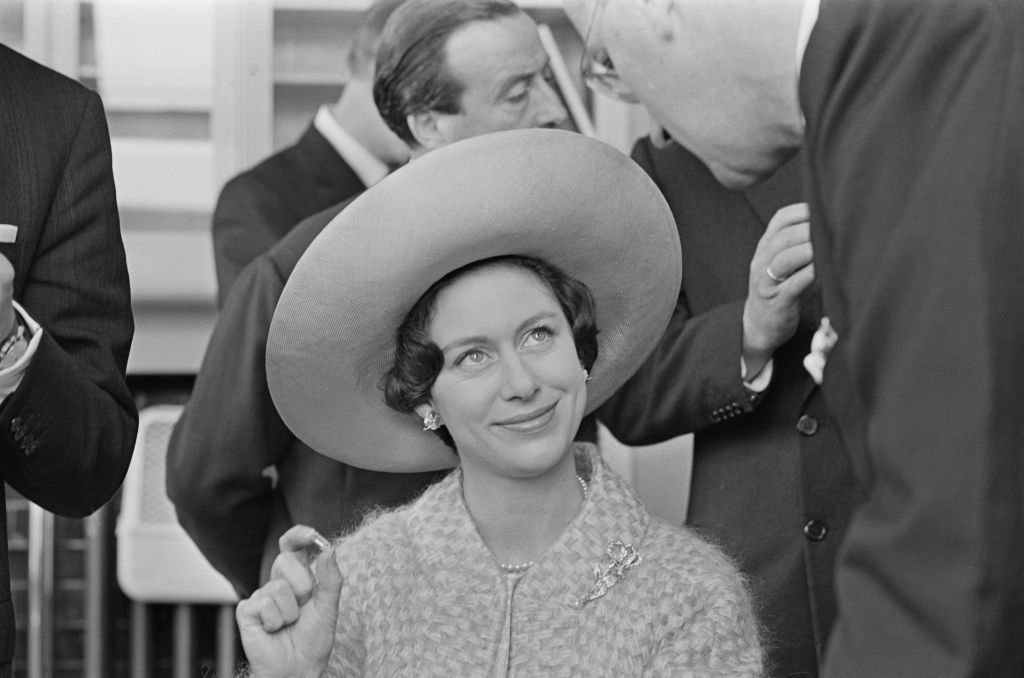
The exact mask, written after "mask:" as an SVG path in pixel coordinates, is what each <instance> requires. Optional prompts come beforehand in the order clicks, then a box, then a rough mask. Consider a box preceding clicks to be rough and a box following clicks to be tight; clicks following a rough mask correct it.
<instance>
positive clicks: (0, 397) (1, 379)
mask: <svg viewBox="0 0 1024 678" xmlns="http://www.w3.org/2000/svg"><path fill="white" fill-rule="evenodd" d="M13 303H14V312H15V313H17V314H18V316H19V317H20V318H21V322H22V324H23V325H25V327H26V328H27V329H28V335H29V341H28V348H27V349H25V352H24V353H22V354H21V357H19V358H18V360H17V361H15V363H14V364H13V365H11V366H10V367H5V368H3V369H0V402H3V401H4V400H5V399H6V398H7V396H9V395H11V394H12V393H14V391H15V390H16V389H17V388H18V386H19V385H20V384H21V378H22V377H23V376H25V372H26V371H27V370H28V366H29V365H31V364H32V358H33V357H34V356H35V354H36V350H37V349H38V348H39V341H40V339H41V338H42V336H43V328H42V327H41V326H40V325H39V323H37V322H36V321H35V320H33V319H32V316H30V315H29V314H28V313H26V312H25V309H23V308H22V307H21V304H19V303H18V302H16V301H15V302H13Z"/></svg>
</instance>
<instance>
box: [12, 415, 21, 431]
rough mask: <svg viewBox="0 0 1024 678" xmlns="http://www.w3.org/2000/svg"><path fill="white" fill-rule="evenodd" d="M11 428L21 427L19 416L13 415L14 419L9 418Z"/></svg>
mask: <svg viewBox="0 0 1024 678" xmlns="http://www.w3.org/2000/svg"><path fill="white" fill-rule="evenodd" d="M11 428H13V429H19V428H21V417H15V418H14V419H11Z"/></svg>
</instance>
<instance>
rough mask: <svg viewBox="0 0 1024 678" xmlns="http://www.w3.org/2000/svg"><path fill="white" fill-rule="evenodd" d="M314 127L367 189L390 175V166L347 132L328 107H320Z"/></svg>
mask: <svg viewBox="0 0 1024 678" xmlns="http://www.w3.org/2000/svg"><path fill="white" fill-rule="evenodd" d="M313 126H314V127H316V130H317V131H318V132H320V134H322V135H324V138H325V139H327V141H328V143H330V144H331V146H333V147H334V150H335V151H337V152H338V155H340V156H341V159H342V160H344V161H345V162H346V163H348V165H349V167H351V168H352V171H354V172H355V173H356V176H358V177H359V179H360V181H362V182H363V184H364V185H366V186H367V187H369V186H373V185H374V184H375V183H377V182H378V181H380V180H381V179H383V178H384V177H386V176H387V174H388V166H387V165H386V164H384V163H383V162H382V161H381V160H380V159H379V158H378V157H377V156H375V155H374V154H373V153H371V152H370V151H368V150H367V149H366V147H365V146H363V145H362V144H361V143H359V142H358V141H356V140H355V138H354V137H353V136H352V135H351V134H349V133H348V132H346V131H345V128H344V127H342V126H341V124H340V123H339V122H338V121H337V120H336V119H335V117H334V116H333V115H331V109H330V108H329V107H328V106H327V105H323V106H321V107H320V110H318V111H317V112H316V117H315V118H314V119H313Z"/></svg>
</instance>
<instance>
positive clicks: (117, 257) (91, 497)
mask: <svg viewBox="0 0 1024 678" xmlns="http://www.w3.org/2000/svg"><path fill="white" fill-rule="evenodd" d="M0 92H2V95H0V152H2V153H3V157H2V159H0V223H2V224H7V225H8V229H7V230H8V233H10V229H11V228H16V230H17V233H16V234H12V235H14V237H13V238H10V239H9V241H8V242H3V243H0V253H2V254H3V256H4V257H6V258H7V259H8V261H10V263H11V265H12V266H13V268H14V294H13V296H14V299H15V300H16V301H18V302H19V303H20V304H21V305H22V307H23V308H24V309H25V310H26V312H27V313H28V314H29V315H30V316H31V317H32V318H33V319H35V320H36V322H38V323H39V324H40V325H41V326H42V328H43V331H42V335H41V338H40V341H39V344H38V348H37V350H36V353H35V356H34V357H33V358H32V362H31V365H30V366H29V368H28V370H27V371H26V372H25V374H24V375H23V377H22V380H21V384H20V385H19V386H18V388H17V390H15V391H14V392H13V393H11V394H10V395H9V396H8V397H7V399H6V400H4V402H3V405H2V407H0V480H2V481H3V483H5V484H6V485H9V486H10V487H13V488H14V489H15V490H17V491H18V492H20V493H21V494H22V495H24V496H25V497H26V498H28V499H29V500H31V501H32V502H34V503H36V504H38V505H39V506H41V507H43V508H44V509H46V510H47V511H51V512H53V513H57V514H59V515H64V516H70V517H81V516H85V515H88V514H89V513H91V512H93V511H95V510H96V509H97V508H99V507H100V506H102V505H103V504H104V503H105V502H106V501H107V500H109V499H110V498H111V497H112V496H113V494H114V493H115V492H116V491H117V488H118V487H120V485H121V480H122V479H123V478H124V474H125V472H126V471H127V469H128V463H129V461H130V460H131V454H132V449H133V447H134V444H135V433H136V431H137V429H138V414H137V412H136V409H135V403H134V401H133V399H132V396H131V393H130V392H129V390H128V386H127V384H126V383H125V377H124V373H125V366H126V364H127V362H128V347H129V344H130V343H131V337H132V330H133V322H132V313H131V305H130V303H131V302H130V295H129V286H128V268H127V266H126V264H125V254H124V246H123V244H122V242H121V231H120V228H119V220H118V214H117V204H116V201H115V195H114V177H113V173H112V171H111V162H110V138H109V135H108V132H107V124H106V119H105V118H104V115H103V104H102V103H101V101H100V98H99V97H98V96H97V95H96V93H95V92H92V91H89V90H87V89H86V88H85V87H82V86H81V85H80V84H79V83H77V82H75V81H73V80H70V79H69V78H66V77H64V76H62V75H60V74H58V73H56V72H55V71H52V70H50V69H48V68H45V67H44V66H41V65H40V64H37V63H35V62H34V61H31V60H30V59H27V58H25V57H23V56H21V55H20V54H18V53H17V52H15V51H13V50H11V49H8V48H7V47H4V46H2V45H0ZM5 514H6V508H5V501H4V498H3V493H2V485H0V676H7V675H9V672H10V669H11V667H10V663H9V662H10V660H11V656H12V654H13V653H14V644H15V631H14V613H13V609H12V605H11V594H10V582H9V580H8V564H7V530H6V528H7V519H6V515H5Z"/></svg>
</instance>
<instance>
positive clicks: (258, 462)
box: [167, 257, 293, 595]
mask: <svg viewBox="0 0 1024 678" xmlns="http://www.w3.org/2000/svg"><path fill="white" fill-rule="evenodd" d="M283 285H284V277H283V276H282V275H281V274H280V272H279V271H278V269H277V268H276V267H275V266H274V265H273V263H272V262H271V261H270V259H269V258H268V257H259V258H258V259H256V261H254V262H253V264H252V266H250V267H248V268H247V269H246V270H245V271H244V272H243V274H242V276H241V278H239V280H238V282H237V283H236V284H235V287H234V289H233V290H232V292H231V294H230V295H229V296H228V300H227V303H226V304H225V306H224V309H223V311H222V312H221V315H220V318H219V320H218V322H217V326H216V328H215V329H214V332H213V336H212V337H211V339H210V344H209V346H208V347H207V351H206V356H205V357H204V358H203V364H202V366H201V368H200V370H199V374H198V376H197V378H196V383H195V386H194V388H193V390H192V395H191V397H190V399H189V402H188V404H187V406H186V408H185V411H184V413H183V415H182V417H181V418H180V419H179V420H178V422H177V425H176V426H175V429H174V432H173V434H172V436H171V441H170V448H169V450H168V457H167V494H168V496H169V497H170V498H171V501H172V502H173V503H174V505H175V508H176V509H177V512H178V520H179V522H180V523H181V525H182V526H183V527H184V528H185V531H186V532H188V534H189V536H191V537H192V539H193V540H194V541H195V543H196V544H197V545H198V546H199V549H200V550H201V551H202V552H203V554H204V555H205V556H206V558H207V559H208V560H209V561H210V563H211V564H213V566H214V567H215V568H217V570H219V571H220V572H221V573H222V574H224V576H225V577H227V578H228V580H229V581H230V582H231V584H232V585H233V586H234V587H235V589H236V590H237V591H238V592H239V593H240V594H242V595H248V593H250V592H252V591H253V590H255V588H256V587H257V585H258V579H259V568H260V560H261V557H262V554H263V546H264V540H265V539H266V535H267V532H268V525H269V522H270V515H271V509H272V506H273V502H274V494H273V486H272V483H271V479H270V478H269V477H268V476H267V475H265V473H264V471H265V469H267V467H268V466H271V465H276V464H278V462H280V460H281V459H282V458H283V457H284V455H285V454H286V453H287V451H288V449H289V445H290V443H291V441H292V440H293V438H292V435H291V433H290V432H289V431H288V429H287V427H285V425H284V422H283V421H281V418H280V416H279V415H278V413H277V410H276V408H275V407H274V404H273V401H272V400H271V397H270V391H269V388H268V386H267V377H266V367H265V354H266V343H267V335H268V332H269V330H270V321H271V319H272V318H273V314H274V308H275V306H276V305H277V300H278V298H279V297H280V295H281V290H282V288H283Z"/></svg>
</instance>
